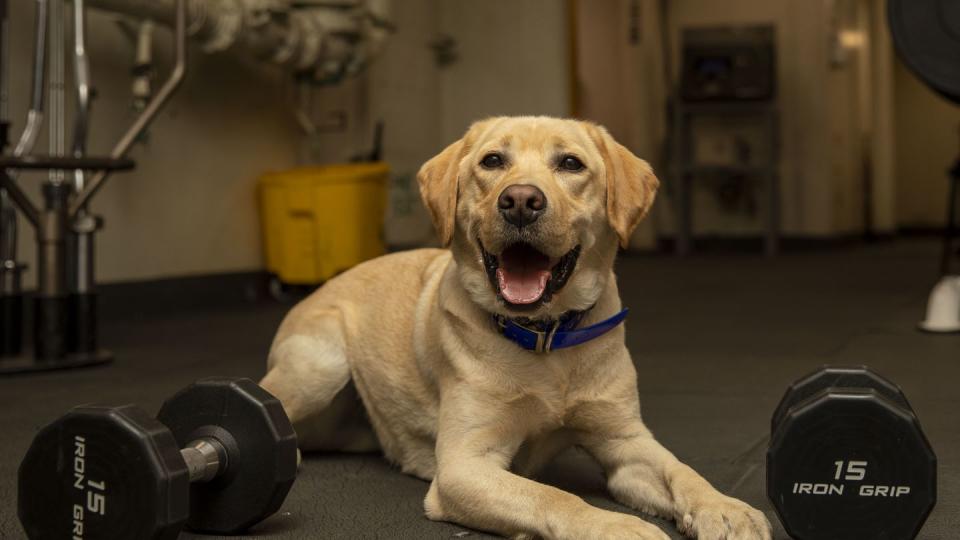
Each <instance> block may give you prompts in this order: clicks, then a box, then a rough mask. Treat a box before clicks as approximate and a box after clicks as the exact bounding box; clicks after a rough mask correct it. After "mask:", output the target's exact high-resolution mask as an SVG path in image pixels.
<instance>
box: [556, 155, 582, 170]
mask: <svg viewBox="0 0 960 540" xmlns="http://www.w3.org/2000/svg"><path fill="white" fill-rule="evenodd" d="M560 168H561V169H563V170H565V171H570V172H578V171H582V170H583V169H584V168H586V167H585V166H584V164H583V162H582V161H580V160H579V159H577V158H575V157H573V156H563V157H562V158H560Z"/></svg>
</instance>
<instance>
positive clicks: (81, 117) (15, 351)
mask: <svg viewBox="0 0 960 540" xmlns="http://www.w3.org/2000/svg"><path fill="white" fill-rule="evenodd" d="M72 4H73V8H74V16H73V21H74V27H73V38H74V43H73V47H72V50H73V51H74V58H73V60H74V62H73V63H74V66H75V69H74V71H75V73H74V75H75V77H74V78H75V80H76V88H75V90H76V98H77V107H76V109H77V111H76V116H75V122H74V126H73V141H72V148H71V150H70V151H69V153H68V152H67V151H66V148H65V142H64V138H65V135H64V133H65V129H64V125H63V124H64V112H63V110H64V108H63V101H64V95H63V93H64V83H63V65H64V63H65V62H64V58H63V51H64V48H65V47H64V24H63V21H64V20H65V18H64V17H63V13H62V9H61V8H62V3H60V2H57V3H52V4H49V5H48V2H47V0H37V2H36V27H35V41H34V69H33V74H32V77H31V82H32V91H31V100H30V101H31V104H30V110H29V113H28V117H27V122H26V125H25V127H24V130H23V133H22V134H21V136H20V138H19V141H18V142H17V144H16V147H15V148H14V149H13V152H12V153H11V154H9V155H6V154H4V155H0V375H3V374H13V373H24V372H36V371H48V370H57V369H67V368H76V367H83V366H92V365H97V364H103V363H106V362H110V361H111V360H112V359H113V355H112V354H111V353H110V352H109V351H106V350H104V349H101V348H100V346H99V343H98V336H97V293H96V287H95V279H94V269H95V268H94V236H95V233H96V232H97V231H98V230H100V228H101V227H102V220H101V218H100V217H99V216H96V215H94V214H92V213H91V212H90V211H89V208H88V206H89V202H90V200H91V199H92V197H93V196H94V195H95V194H96V193H97V192H98V190H99V189H100V188H101V187H103V184H104V183H105V181H106V180H107V178H108V177H109V175H110V174H111V173H113V172H117V171H123V170H129V169H132V168H133V166H134V163H133V162H132V161H131V160H129V159H126V158H125V156H126V154H127V152H128V151H129V150H130V148H131V147H132V146H133V144H134V142H135V141H136V140H137V139H138V138H139V137H140V135H141V134H142V133H143V132H144V130H145V129H146V128H147V126H148V125H149V124H150V122H151V121H152V120H153V119H154V118H155V117H156V116H157V114H158V113H159V112H160V110H161V109H162V108H163V106H164V105H165V104H166V102H167V101H168V100H169V99H170V97H171V96H172V95H173V93H174V91H175V90H176V89H177V87H178V86H179V85H180V82H181V81H182V80H183V78H184V75H185V73H186V54H187V49H186V38H187V18H186V1H185V0H176V1H175V5H174V11H175V16H174V20H175V25H174V26H175V30H174V49H175V50H174V59H175V63H174V66H173V69H172V70H171V72H170V75H169V77H168V78H167V80H166V81H165V82H164V84H163V86H162V87H161V88H160V89H159V90H158V91H157V93H156V94H155V95H154V96H153V98H152V99H151V100H150V102H149V103H147V104H146V106H145V107H144V108H143V110H142V111H141V113H140V114H139V115H138V116H137V118H136V119H135V120H134V122H133V124H131V125H130V127H129V128H128V129H127V131H126V132H125V133H124V134H123V136H122V137H121V138H120V140H119V141H117V143H116V144H115V145H114V147H113V150H112V151H111V152H110V155H109V156H103V157H90V156H87V155H86V139H87V131H88V120H89V109H90V99H91V96H92V95H93V88H92V86H91V84H90V70H89V66H88V59H87V56H86V43H85V39H86V38H85V36H86V30H85V22H84V21H85V16H86V14H85V8H84V2H83V0H74V1H73V3H72ZM55 7H56V8H57V11H54V8H55ZM5 14H6V0H0V16H4V15H5ZM2 29H3V26H2V25H0V34H2ZM2 41H3V39H2V35H0V42H2ZM6 52H7V51H3V50H0V63H3V58H4V56H3V55H4V54H5V53H6ZM48 57H49V62H48ZM48 63H49V64H50V70H49V71H50V73H49V75H50V79H49V81H46V78H47V65H48ZM9 79H10V77H9V76H8V74H6V73H4V72H3V70H0V86H2V87H6V85H8V83H9ZM48 87H49V88H48ZM46 94H49V101H50V103H49V108H50V110H49V113H50V114H49V116H50V118H51V122H50V125H49V126H48V132H49V134H50V136H51V143H50V149H51V154H54V155H49V156H39V155H32V154H30V152H31V151H32V149H33V146H34V143H35V142H36V139H37V137H38V134H39V133H40V130H41V127H42V122H43V117H44V108H45V96H46ZM5 95H6V93H5V92H2V91H0V97H2V96H5ZM3 108H4V107H0V139H2V138H3V135H4V131H5V129H6V128H5V127H4V126H6V125H7V122H6V118H5V116H4V114H2V113H3V112H4V111H3ZM3 142H5V141H3V140H0V143H3ZM2 146H3V145H2V144H0V152H3V151H5V148H3V147H2ZM28 169H33V170H36V169H41V170H48V171H50V174H49V179H48V180H46V181H44V183H43V186H42V189H41V194H42V197H43V204H42V207H38V206H36V205H35V204H34V203H33V202H32V201H31V200H30V197H28V196H27V194H26V193H25V192H24V190H23V189H22V188H21V186H20V184H19V183H18V182H17V175H18V173H19V172H20V171H22V170H28ZM67 173H69V176H68V175H67ZM18 211H19V213H20V214H22V215H23V217H25V218H26V220H27V222H29V223H30V225H32V226H33V228H34V229H35V230H36V235H37V236H36V237H37V265H36V270H37V292H36V295H35V297H34V299H33V332H32V338H33V339H32V343H33V347H32V348H33V351H32V353H28V352H27V353H25V351H24V349H25V347H23V344H22V341H23V340H22V335H23V326H24V325H23V318H24V309H23V308H24V298H23V292H22V290H21V274H22V273H23V272H24V270H26V268H27V267H26V265H25V264H22V263H20V262H18V261H17V260H16V238H17V230H16V229H17V212H18Z"/></svg>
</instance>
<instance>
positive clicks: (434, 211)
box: [417, 140, 464, 247]
mask: <svg viewBox="0 0 960 540" xmlns="http://www.w3.org/2000/svg"><path fill="white" fill-rule="evenodd" d="M463 149H464V143H463V140H459V141H457V142H455V143H453V144H451V145H450V146H448V147H446V148H445V149H444V150H443V152H440V153H439V154H437V155H436V156H434V157H433V158H431V159H430V161H428V162H426V163H424V164H423V167H420V172H418V173H417V183H418V184H420V197H421V198H422V199H423V204H424V206H426V207H427V210H428V211H429V212H430V218H431V219H432V220H433V226H434V227H435V228H436V229H437V235H438V236H439V237H440V243H441V244H442V245H443V246H444V247H447V246H449V245H450V241H451V240H453V229H454V224H455V218H456V213H457V188H458V184H459V178H458V176H459V171H458V169H459V168H460V161H461V160H462V159H463Z"/></svg>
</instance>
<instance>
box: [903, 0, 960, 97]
mask: <svg viewBox="0 0 960 540" xmlns="http://www.w3.org/2000/svg"><path fill="white" fill-rule="evenodd" d="M887 19H888V20H889V22H890V33H891V35H892V36H893V42H894V45H896V49H897V51H898V52H899V54H900V58H901V59H902V60H903V63H904V64H906V65H907V66H908V67H909V68H910V69H911V70H912V71H913V72H914V73H915V74H916V75H917V77H919V78H920V80H922V81H923V82H925V83H926V84H927V85H928V86H930V87H931V88H932V89H934V90H935V91H937V92H939V93H940V94H942V95H943V96H944V97H946V98H947V99H949V100H951V101H953V102H954V103H960V2H958V1H957V0H888V2H887Z"/></svg>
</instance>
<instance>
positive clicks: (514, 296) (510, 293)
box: [497, 268, 550, 304]
mask: <svg viewBox="0 0 960 540" xmlns="http://www.w3.org/2000/svg"><path fill="white" fill-rule="evenodd" d="M549 279H550V271H549V270H532V269H522V270H520V271H510V270H507V269H505V268H497V281H499V282H500V294H501V295H503V299H504V300H506V301H507V302H510V303H511V304H532V303H534V302H536V301H537V300H539V299H540V297H541V296H543V292H544V291H546V290H547V281H548V280H549Z"/></svg>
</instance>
